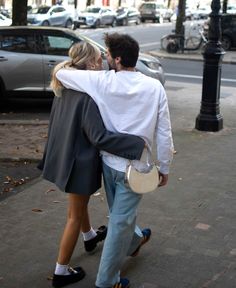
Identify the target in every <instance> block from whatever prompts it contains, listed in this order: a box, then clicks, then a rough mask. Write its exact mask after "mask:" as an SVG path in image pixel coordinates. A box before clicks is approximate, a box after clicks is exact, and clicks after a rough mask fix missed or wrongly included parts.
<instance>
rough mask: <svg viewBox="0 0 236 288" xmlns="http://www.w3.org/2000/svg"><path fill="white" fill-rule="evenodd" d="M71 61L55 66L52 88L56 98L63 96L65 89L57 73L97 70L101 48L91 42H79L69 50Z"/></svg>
mask: <svg viewBox="0 0 236 288" xmlns="http://www.w3.org/2000/svg"><path fill="white" fill-rule="evenodd" d="M68 54H69V57H70V60H67V61H64V62H62V63H59V64H58V65H56V66H55V68H54V69H53V72H52V80H51V84H50V86H51V88H52V89H53V91H54V93H55V95H56V96H61V91H62V89H63V88H64V87H63V85H62V84H61V82H60V81H59V80H58V79H57V78H56V73H57V72H58V71H59V70H60V69H62V68H66V69H80V70H86V69H92V70H96V69H97V68H98V67H97V62H98V60H99V58H100V57H101V52H100V50H99V48H98V47H97V46H95V45H93V44H91V43H89V42H79V43H76V44H74V45H73V46H71V48H70V50H69V53H68Z"/></svg>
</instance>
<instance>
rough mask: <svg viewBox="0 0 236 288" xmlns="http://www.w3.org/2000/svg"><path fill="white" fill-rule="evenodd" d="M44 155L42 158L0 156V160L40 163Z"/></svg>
mask: <svg viewBox="0 0 236 288" xmlns="http://www.w3.org/2000/svg"><path fill="white" fill-rule="evenodd" d="M42 158H43V156H42V157H40V158H27V157H22V158H21V157H11V158H10V157H0V162H2V163H4V162H8V163H9V162H10V163H11V162H31V163H38V162H39V161H40V160H42Z"/></svg>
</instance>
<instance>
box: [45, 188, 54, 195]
mask: <svg viewBox="0 0 236 288" xmlns="http://www.w3.org/2000/svg"><path fill="white" fill-rule="evenodd" d="M53 191H56V190H55V189H52V188H51V189H48V190H47V191H46V192H45V194H48V193H50V192H53Z"/></svg>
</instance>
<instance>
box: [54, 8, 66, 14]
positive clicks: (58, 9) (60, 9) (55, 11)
mask: <svg viewBox="0 0 236 288" xmlns="http://www.w3.org/2000/svg"><path fill="white" fill-rule="evenodd" d="M63 11H65V9H64V8H63V7H56V8H54V9H53V10H52V12H53V13H59V12H63Z"/></svg>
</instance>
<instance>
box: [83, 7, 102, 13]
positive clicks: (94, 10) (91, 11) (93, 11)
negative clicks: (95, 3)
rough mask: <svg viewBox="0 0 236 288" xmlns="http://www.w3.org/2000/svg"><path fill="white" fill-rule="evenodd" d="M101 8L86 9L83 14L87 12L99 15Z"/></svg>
mask: <svg viewBox="0 0 236 288" xmlns="http://www.w3.org/2000/svg"><path fill="white" fill-rule="evenodd" d="M100 9H101V8H99V7H87V9H86V10H85V12H89V13H99V11H100Z"/></svg>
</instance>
